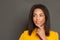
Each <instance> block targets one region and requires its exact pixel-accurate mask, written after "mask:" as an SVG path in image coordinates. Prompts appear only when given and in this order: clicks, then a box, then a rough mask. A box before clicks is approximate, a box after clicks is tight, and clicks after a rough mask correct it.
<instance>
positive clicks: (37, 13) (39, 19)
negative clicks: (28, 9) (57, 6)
mask: <svg viewBox="0 0 60 40" xmlns="http://www.w3.org/2000/svg"><path fill="white" fill-rule="evenodd" d="M33 22H34V24H35V25H36V26H37V27H38V28H37V34H38V35H39V37H41V38H42V39H43V40H47V38H46V36H45V31H44V23H45V15H44V12H43V10H41V9H39V8H36V9H35V10H34V12H33Z"/></svg>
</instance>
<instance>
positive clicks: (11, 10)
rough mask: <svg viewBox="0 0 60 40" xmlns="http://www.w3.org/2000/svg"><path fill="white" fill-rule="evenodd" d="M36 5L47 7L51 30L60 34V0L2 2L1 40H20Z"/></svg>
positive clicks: (14, 0) (0, 17)
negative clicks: (31, 10) (33, 6)
mask: <svg viewBox="0 0 60 40" xmlns="http://www.w3.org/2000/svg"><path fill="white" fill-rule="evenodd" d="M36 3H37V4H38V3H41V4H44V5H46V6H47V8H48V9H49V12H50V18H51V29H53V30H55V31H57V32H58V33H59V34H60V31H59V30H60V0H0V40H18V38H19V36H20V34H21V33H22V32H23V31H24V30H25V29H26V27H27V26H26V23H27V21H28V15H29V11H30V8H31V6H32V5H33V4H36Z"/></svg>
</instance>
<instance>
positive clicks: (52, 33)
mask: <svg viewBox="0 0 60 40" xmlns="http://www.w3.org/2000/svg"><path fill="white" fill-rule="evenodd" d="M50 35H52V36H58V32H56V31H53V30H51V31H50Z"/></svg>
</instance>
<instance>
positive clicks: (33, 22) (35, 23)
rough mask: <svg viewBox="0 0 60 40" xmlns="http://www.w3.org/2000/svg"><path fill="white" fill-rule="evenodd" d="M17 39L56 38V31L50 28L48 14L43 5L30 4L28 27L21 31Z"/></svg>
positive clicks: (42, 39)
mask: <svg viewBox="0 0 60 40" xmlns="http://www.w3.org/2000/svg"><path fill="white" fill-rule="evenodd" d="M19 40H58V33H57V32H55V31H53V30H50V15H49V11H48V9H47V8H46V7H45V6H44V5H42V4H36V5H33V6H32V8H31V10H30V14H29V23H28V29H27V30H25V31H24V32H23V33H22V35H21V36H20V38H19Z"/></svg>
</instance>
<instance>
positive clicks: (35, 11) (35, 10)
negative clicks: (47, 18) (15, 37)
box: [33, 8, 44, 14]
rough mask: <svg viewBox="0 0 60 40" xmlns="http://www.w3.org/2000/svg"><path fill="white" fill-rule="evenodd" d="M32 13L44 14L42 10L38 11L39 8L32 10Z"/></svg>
mask: <svg viewBox="0 0 60 40" xmlns="http://www.w3.org/2000/svg"><path fill="white" fill-rule="evenodd" d="M33 13H35V14H37V13H38V14H40V13H42V14H44V12H43V10H42V9H40V8H36V9H34V12H33Z"/></svg>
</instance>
